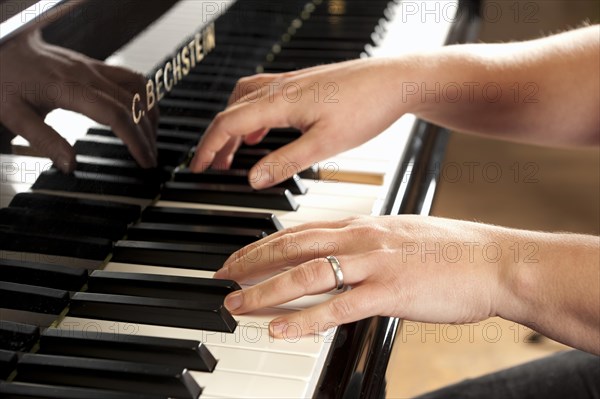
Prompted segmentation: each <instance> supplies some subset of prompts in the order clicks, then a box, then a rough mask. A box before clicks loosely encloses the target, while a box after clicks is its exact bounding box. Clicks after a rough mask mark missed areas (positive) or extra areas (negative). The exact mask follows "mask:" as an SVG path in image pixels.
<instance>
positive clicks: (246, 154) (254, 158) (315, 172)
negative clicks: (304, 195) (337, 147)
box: [231, 148, 319, 180]
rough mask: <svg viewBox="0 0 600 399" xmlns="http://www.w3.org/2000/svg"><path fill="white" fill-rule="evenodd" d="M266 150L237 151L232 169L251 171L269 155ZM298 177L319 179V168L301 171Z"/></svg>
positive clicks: (312, 167) (313, 167)
mask: <svg viewBox="0 0 600 399" xmlns="http://www.w3.org/2000/svg"><path fill="white" fill-rule="evenodd" d="M269 152H270V151H269V150H266V149H253V148H242V149H240V150H238V151H237V152H236V154H235V156H234V158H233V162H232V163H231V168H232V169H252V167H253V166H254V165H256V164H257V163H258V162H259V161H260V160H261V159H263V158H264V157H265V156H267V155H268V154H269ZM298 175H299V176H300V177H301V178H303V179H312V180H318V179H319V168H318V166H317V165H313V166H311V167H310V168H308V169H306V170H303V171H301V172H300V173H298Z"/></svg>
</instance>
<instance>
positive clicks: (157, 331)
mask: <svg viewBox="0 0 600 399" xmlns="http://www.w3.org/2000/svg"><path fill="white" fill-rule="evenodd" d="M56 328H59V329H61V330H72V331H84V332H86V333H88V334H90V336H93V334H95V333H98V332H103V333H113V334H124V335H139V336H149V337H164V338H175V339H190V340H197V341H200V342H202V343H205V344H207V345H211V346H220V347H227V348H241V349H246V350H249V351H257V352H259V353H260V352H275V353H283V354H286V353H287V354H292V355H307V356H314V357H318V356H319V355H320V353H321V351H322V350H323V345H324V344H328V343H330V342H331V340H332V337H333V331H331V330H330V331H328V334H326V335H322V334H320V335H316V334H315V335H309V336H304V337H295V336H294V337H291V336H290V337H287V338H285V339H275V338H273V337H271V336H270V335H269V331H268V330H267V329H266V328H261V327H256V326H252V325H245V326H238V328H236V330H235V331H234V332H233V333H231V334H229V333H221V332H215V331H204V330H192V329H185V328H176V327H164V326H156V325H148V324H138V323H136V324H132V323H125V322H117V321H110V320H91V319H85V318H78V317H66V318H64V319H63V320H62V321H61V322H60V323H59V324H58V325H57V327H56Z"/></svg>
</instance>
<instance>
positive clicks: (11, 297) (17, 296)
mask: <svg viewBox="0 0 600 399" xmlns="http://www.w3.org/2000/svg"><path fill="white" fill-rule="evenodd" d="M68 304H69V293H68V292H67V291H63V290H55V289H53V288H46V287H37V286H33V285H24V284H15V283H7V282H4V281H0V307H3V308H5V309H14V310H24V311H27V312H34V313H44V314H60V313H61V312H62V311H63V310H64V309H65V308H66V307H67V305H68Z"/></svg>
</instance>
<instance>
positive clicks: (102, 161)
mask: <svg viewBox="0 0 600 399" xmlns="http://www.w3.org/2000/svg"><path fill="white" fill-rule="evenodd" d="M76 160H77V166H76V170H77V171H79V172H82V173H91V174H92V176H94V175H96V174H106V175H117V176H123V177H131V178H134V179H139V180H143V181H147V182H149V183H162V182H164V181H167V180H169V179H170V178H171V174H172V173H173V168H171V167H163V168H153V169H142V168H140V167H139V166H138V165H137V164H136V163H135V162H133V161H126V160H122V159H108V158H98V157H90V156H86V155H78V156H77V159H76Z"/></svg>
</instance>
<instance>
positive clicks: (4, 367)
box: [0, 349, 17, 380]
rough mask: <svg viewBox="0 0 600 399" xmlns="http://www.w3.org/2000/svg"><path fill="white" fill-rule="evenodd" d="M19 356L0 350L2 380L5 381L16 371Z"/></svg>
mask: <svg viewBox="0 0 600 399" xmlns="http://www.w3.org/2000/svg"><path fill="white" fill-rule="evenodd" d="M16 365H17V354H16V353H15V352H12V351H5V350H2V349H0V380H5V379H7V378H8V376H9V375H10V374H11V373H12V372H13V371H14V370H15V366H16Z"/></svg>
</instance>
